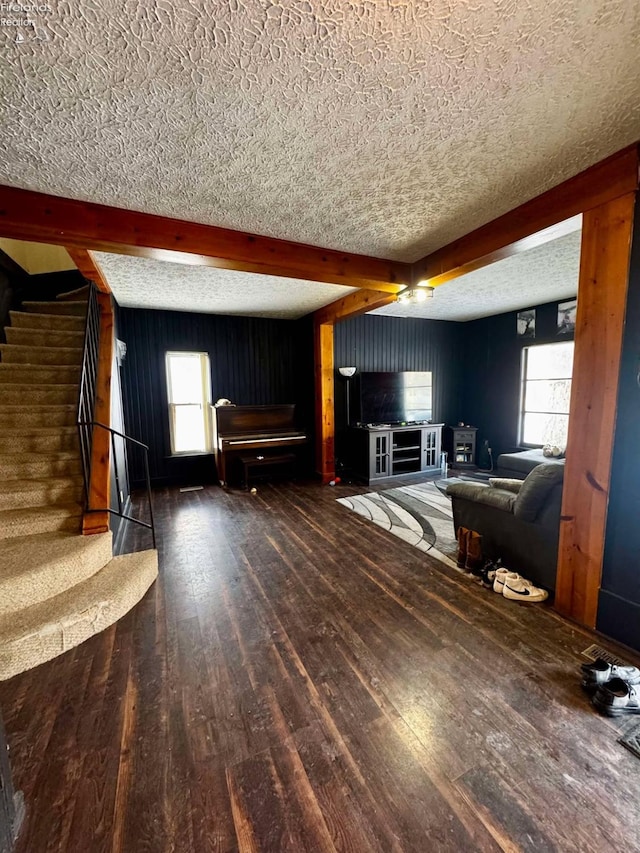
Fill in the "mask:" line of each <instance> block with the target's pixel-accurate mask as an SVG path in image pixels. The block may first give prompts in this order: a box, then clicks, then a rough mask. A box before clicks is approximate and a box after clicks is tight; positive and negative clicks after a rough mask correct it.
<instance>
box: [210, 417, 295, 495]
mask: <svg viewBox="0 0 640 853" xmlns="http://www.w3.org/2000/svg"><path fill="white" fill-rule="evenodd" d="M213 440H214V456H215V460H216V469H217V472H218V480H219V481H220V485H221V486H226V485H227V482H228V480H229V478H230V477H231V478H232V477H233V474H234V469H236V468H237V463H238V461H239V459H240V457H241V456H246V454H247V453H251V451H258V452H259V453H260V455H264V456H265V457H266V456H268V455H269V454H273V455H275V454H276V453H277V452H278V451H281V450H282V448H287V449H290V450H291V449H295V448H299V447H303V446H304V445H305V444H308V442H309V438H308V436H307V434H306V433H305V432H304V431H303V430H300V429H298V428H297V427H296V425H295V405H294V404H293V403H286V404H281V405H276V406H218V407H217V408H214V409H213ZM263 451H264V454H263Z"/></svg>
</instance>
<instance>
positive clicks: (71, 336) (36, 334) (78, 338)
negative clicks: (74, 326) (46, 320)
mask: <svg viewBox="0 0 640 853" xmlns="http://www.w3.org/2000/svg"><path fill="white" fill-rule="evenodd" d="M4 331H5V334H6V336H7V343H8V344H19V345H20V346H23V347H25V346H26V347H38V346H45V347H80V348H82V347H83V346H84V332H83V331H78V332H75V331H74V332H70V331H68V330H66V329H63V330H62V331H58V330H57V329H38V328H35V329H34V328H29V327H28V326H15V327H14V326H7V328H6V329H5V330H4Z"/></svg>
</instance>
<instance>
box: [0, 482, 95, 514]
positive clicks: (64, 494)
mask: <svg viewBox="0 0 640 853" xmlns="http://www.w3.org/2000/svg"><path fill="white" fill-rule="evenodd" d="M82 493H83V482H82V477H79V476H77V475H76V476H73V477H47V478H45V479H42V480H6V481H5V482H3V483H0V511H1V510H7V509H25V508H26V507H46V506H55V505H57V504H69V503H73V502H75V501H80V500H82Z"/></svg>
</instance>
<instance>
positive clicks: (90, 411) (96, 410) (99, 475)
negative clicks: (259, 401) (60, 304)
mask: <svg viewBox="0 0 640 853" xmlns="http://www.w3.org/2000/svg"><path fill="white" fill-rule="evenodd" d="M112 357H113V305H112V302H111V295H110V294H108V293H102V292H100V291H99V290H98V288H97V287H96V286H95V284H94V283H93V282H91V284H90V288H89V301H88V305H87V318H86V324H85V333H84V349H83V354H82V370H81V374H80V390H79V397H78V417H77V425H78V438H79V441H80V458H81V462H82V477H83V481H84V491H85V515H84V519H83V533H101V532H106V531H107V530H108V529H109V526H108V521H107V519H108V516H109V515H115V516H117V517H118V518H122V519H124V520H126V521H132V522H134V523H135V524H139V525H141V526H142V527H146V528H148V529H149V530H151V536H152V539H153V547H154V548H155V547H156V530H155V524H154V519H153V503H152V500H151V478H150V475H149V447H148V445H146V444H143V442H141V441H138V440H137V439H135V438H132V437H131V436H130V435H126V434H125V433H123V432H119V431H118V430H116V429H113V427H111V426H109V425H108V423H104V421H103V420H100V419H99V418H100V416H102V417H103V418H104V420H106V421H109V420H110V412H111V400H110V393H111V392H110V389H111V371H112ZM116 438H120V439H122V440H123V441H125V442H128V443H129V444H130V445H134V446H136V447H139V448H140V449H141V450H142V453H143V458H144V469H145V478H146V492H147V503H148V508H149V510H148V512H149V521H144V520H143V519H141V518H136V517H134V516H132V515H128V514H127V513H126V512H125V511H124V507H123V503H122V494H121V489H120V481H121V477H120V470H119V466H118V454H117V453H116ZM111 461H113V473H114V479H115V486H116V492H117V502H118V509H113V508H112V507H111V506H109V504H110V500H109V491H110V483H111ZM125 462H126V455H125ZM100 516H102V518H100ZM90 519H92V520H90Z"/></svg>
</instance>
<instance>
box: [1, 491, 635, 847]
mask: <svg viewBox="0 0 640 853" xmlns="http://www.w3.org/2000/svg"><path fill="white" fill-rule="evenodd" d="M354 491H356V489H354V488H353V487H351V486H339V487H336V488H330V487H321V486H319V485H316V484H311V483H293V484H290V483H280V484H274V485H264V486H261V485H259V486H258V494H257V495H255V496H251V495H250V494H248V493H246V492H241V491H230V492H224V491H222V490H221V489H219V488H217V487H211V488H207V489H205V490H204V491H199V492H188V493H184V494H181V493H180V492H179V491H178V490H177V489H175V490H165V491H161V492H157V493H156V494H155V506H156V515H157V518H158V526H159V537H158V538H159V549H160V567H161V577H160V580H159V581H158V583H157V584H156V585H155V586H154V588H153V589H152V590H151V591H150V592H149V594H148V595H147V596H146V597H145V599H144V600H143V602H142V603H141V604H140V605H139V606H138V607H137V608H135V609H134V611H133V612H131V613H130V614H129V615H128V616H126V617H125V618H124V619H123V620H121V621H120V622H119V623H118V624H117V625H115V626H113V627H112V628H111V629H109V630H107V631H105V632H104V633H102V634H101V635H99V636H97V637H94V638H93V639H91V640H90V641H88V642H87V643H85V644H83V645H82V646H81V647H79V648H78V649H75V650H73V651H71V652H69V653H67V654H65V655H63V656H62V657H60V658H58V659H56V660H54V661H52V662H50V663H48V664H45V665H43V666H41V667H39V668H38V669H36V670H33V671H31V672H29V673H25V674H24V675H21V676H18V677H16V678H14V679H12V680H11V681H10V682H6V683H4V684H2V685H0V707H1V708H2V712H3V714H4V717H5V723H6V728H7V734H8V738H9V742H10V744H11V762H12V765H13V770H14V776H15V782H16V784H17V786H18V787H20V788H21V789H22V790H23V791H24V794H25V797H26V802H27V806H28V815H27V820H26V825H25V828H24V832H23V834H22V837H21V839H20V841H19V844H18V848H17V851H18V853H53V851H73V853H75V851H91V853H101V851H111V853H120V851H123V853H138V851H139V852H140V853H143V851H145V853H146V851H149V853H164V851H176V853H183V851H184V853H187V851H196V853H201V851H202V853H205V851H207V852H208V851H220V853H222V852H223V851H235V850H239V851H267V853H270V851H273V853H280V851H293V852H294V853H301V851H334V850H338V851H345V852H346V851H352V853H365V851H419V853H422V851H468V850H469V851H472V850H480V851H494V850H506V851H517V850H522V851H536V853H540V851H581V853H585V851H610V850H615V851H618V850H624V851H626V853H630V851H636V850H640V805H639V804H640V761H639V760H638V759H637V758H634V757H633V756H632V755H631V754H630V753H629V752H627V751H626V750H624V749H623V748H622V747H621V746H620V745H618V744H617V743H616V737H617V735H618V732H619V730H621V729H623V728H625V727H626V726H628V725H630V724H632V723H633V722H634V720H633V719H632V720H622V721H610V720H607V719H605V718H602V717H599V716H598V715H597V714H596V713H595V711H594V710H592V708H591V706H590V704H589V700H588V697H586V696H585V695H584V694H583V692H582V690H581V688H580V686H579V681H580V679H579V664H580V662H581V660H583V659H582V658H581V657H580V651H581V650H582V649H584V648H585V647H586V646H587V645H589V644H590V643H591V642H593V641H594V639H595V640H596V641H599V642H600V643H602V642H603V640H602V638H600V639H598V638H597V637H595V635H593V634H590V633H589V632H587V631H583V630H582V629H579V628H576V627H575V626H573V625H571V624H570V623H568V622H566V621H565V620H563V619H561V618H560V617H558V616H557V615H556V614H555V613H554V612H553V611H552V610H551V609H550V608H548V607H540V606H537V607H526V606H519V605H517V604H514V603H510V602H508V601H506V600H504V599H502V598H501V597H500V596H497V595H495V594H494V593H492V592H491V591H487V590H484V589H482V588H481V587H479V586H477V585H476V584H474V583H473V582H472V581H471V580H470V579H468V578H466V577H464V576H461V575H459V574H457V573H456V572H454V571H451V570H448V569H446V568H444V567H442V566H441V565H440V564H439V563H437V562H436V561H435V560H433V559H431V558H429V557H428V556H425V555H424V554H422V553H421V552H419V551H418V550H417V549H414V548H412V547H411V546H410V545H406V544H404V543H402V542H401V541H399V540H398V539H396V538H394V537H393V536H391V535H390V534H389V533H387V532H385V531H383V530H380V529H378V528H376V527H375V526H373V525H372V524H370V523H367V522H366V521H364V520H363V519H361V518H359V517H358V516H356V515H355V514H353V513H350V512H349V511H347V510H346V509H344V508H343V507H341V506H340V505H339V504H337V503H336V501H335V498H337V497H339V496H340V495H341V494H349V493H351V494H352V493H353V492H354ZM146 536H147V534H146V533H145V532H144V531H140V532H138V531H137V530H136V531H133V532H132V533H131V539H130V541H129V545H130V546H132V547H131V549H133V546H136V545H140V546H143V545H146V544H147V543H146V540H145V537H146ZM607 645H608V647H609V648H610V649H611V650H612V651H614V652H615V651H618V653H620V651H619V650H617V648H616V646H615V644H613V643H608V644H607ZM627 656H628V655H627ZM635 719H636V720H637V719H638V718H635Z"/></svg>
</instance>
